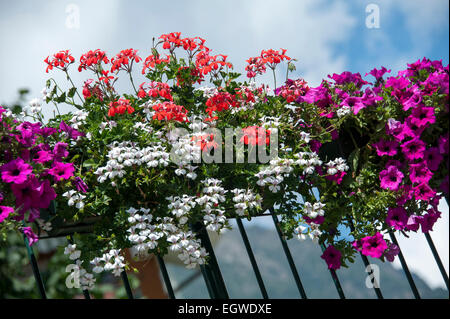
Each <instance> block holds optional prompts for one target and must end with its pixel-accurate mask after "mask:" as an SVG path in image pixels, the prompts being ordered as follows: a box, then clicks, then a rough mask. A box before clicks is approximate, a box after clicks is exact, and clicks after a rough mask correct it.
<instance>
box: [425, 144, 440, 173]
mask: <svg viewBox="0 0 450 319" xmlns="http://www.w3.org/2000/svg"><path fill="white" fill-rule="evenodd" d="M424 159H425V161H426V162H427V165H428V168H429V169H430V170H432V171H436V170H437V169H438V168H439V165H440V164H441V162H442V160H443V159H444V157H442V155H441V153H440V152H439V148H437V147H431V148H429V149H427V150H426V151H425V153H424Z"/></svg>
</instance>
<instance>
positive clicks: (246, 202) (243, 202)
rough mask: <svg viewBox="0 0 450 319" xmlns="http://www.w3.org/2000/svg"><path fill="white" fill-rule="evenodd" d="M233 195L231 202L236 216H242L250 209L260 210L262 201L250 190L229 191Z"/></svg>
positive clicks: (237, 189)
mask: <svg viewBox="0 0 450 319" xmlns="http://www.w3.org/2000/svg"><path fill="white" fill-rule="evenodd" d="M231 192H232V193H233V194H234V197H233V202H235V203H236V204H234V208H235V209H236V214H238V215H239V216H244V215H245V212H248V210H249V209H252V208H257V209H260V208H261V202H262V199H261V197H260V196H259V195H255V194H254V193H253V192H252V191H251V190H250V189H247V190H245V189H239V188H235V189H233V190H232V191H231Z"/></svg>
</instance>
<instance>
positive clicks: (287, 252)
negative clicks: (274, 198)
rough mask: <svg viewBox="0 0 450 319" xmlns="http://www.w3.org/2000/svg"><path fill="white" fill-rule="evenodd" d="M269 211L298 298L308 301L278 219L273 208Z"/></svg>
mask: <svg viewBox="0 0 450 319" xmlns="http://www.w3.org/2000/svg"><path fill="white" fill-rule="evenodd" d="M269 210H270V212H271V213H272V219H273V222H274V224H275V228H276V230H277V234H278V237H279V238H280V241H281V246H282V247H283V250H284V254H285V255H286V258H287V260H288V263H289V267H290V268H291V272H292V275H293V276H294V280H295V284H296V285H297V289H298V291H299V292H300V296H301V297H302V298H303V299H308V297H307V296H306V292H305V289H304V288H303V284H302V281H301V280H300V275H299V274H298V271H297V267H295V263H294V259H293V258H292V254H291V251H290V250H289V246H288V245H287V242H286V239H285V238H284V237H283V233H282V232H281V229H280V223H279V221H278V218H277V216H276V214H275V212H274V210H273V208H270V209H269Z"/></svg>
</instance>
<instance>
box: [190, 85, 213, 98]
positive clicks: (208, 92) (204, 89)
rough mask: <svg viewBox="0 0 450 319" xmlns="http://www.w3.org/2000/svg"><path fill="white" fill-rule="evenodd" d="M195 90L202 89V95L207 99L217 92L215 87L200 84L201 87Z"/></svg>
mask: <svg viewBox="0 0 450 319" xmlns="http://www.w3.org/2000/svg"><path fill="white" fill-rule="evenodd" d="M195 91H202V93H203V96H204V97H206V98H207V99H209V98H210V97H212V96H214V95H215V94H216V93H217V88H215V87H208V86H202V87H199V88H197V89H195Z"/></svg>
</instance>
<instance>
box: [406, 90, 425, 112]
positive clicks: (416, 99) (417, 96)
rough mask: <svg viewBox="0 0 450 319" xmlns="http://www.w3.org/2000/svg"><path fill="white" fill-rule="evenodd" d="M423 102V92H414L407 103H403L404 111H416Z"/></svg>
mask: <svg viewBox="0 0 450 319" xmlns="http://www.w3.org/2000/svg"><path fill="white" fill-rule="evenodd" d="M421 102H422V92H420V91H418V92H414V93H413V94H412V95H411V97H410V98H409V99H407V100H405V101H402V105H403V110H404V111H408V110H409V109H411V108H412V109H416V108H417V106H418V105H419V104H420V103H421Z"/></svg>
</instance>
